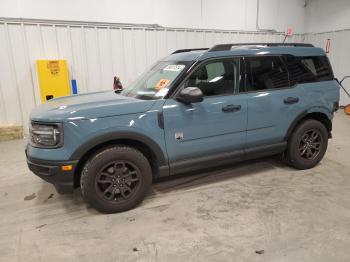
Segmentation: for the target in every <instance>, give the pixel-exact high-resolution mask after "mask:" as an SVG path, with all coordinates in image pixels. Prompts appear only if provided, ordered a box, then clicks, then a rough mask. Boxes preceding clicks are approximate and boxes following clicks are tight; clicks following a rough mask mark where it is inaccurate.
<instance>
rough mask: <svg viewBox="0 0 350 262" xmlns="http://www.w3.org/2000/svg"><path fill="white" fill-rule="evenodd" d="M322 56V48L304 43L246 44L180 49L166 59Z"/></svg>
mask: <svg viewBox="0 0 350 262" xmlns="http://www.w3.org/2000/svg"><path fill="white" fill-rule="evenodd" d="M269 54H271V55H280V54H285V55H294V56H322V55H325V53H324V51H323V49H322V48H318V47H314V46H313V45H311V44H304V43H244V44H224V45H216V46H213V47H212V48H210V49H208V48H196V49H180V50H176V51H175V52H174V53H172V54H171V55H169V56H168V57H166V58H165V59H164V60H166V61H194V60H199V61H201V60H205V59H208V58H214V57H224V56H242V55H248V56H249V55H269Z"/></svg>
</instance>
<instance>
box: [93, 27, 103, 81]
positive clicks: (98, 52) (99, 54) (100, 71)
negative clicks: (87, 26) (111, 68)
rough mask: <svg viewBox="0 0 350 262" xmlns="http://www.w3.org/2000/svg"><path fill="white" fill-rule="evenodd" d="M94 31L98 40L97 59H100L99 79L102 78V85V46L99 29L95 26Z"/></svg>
mask: <svg viewBox="0 0 350 262" xmlns="http://www.w3.org/2000/svg"><path fill="white" fill-rule="evenodd" d="M94 33H95V41H96V48H97V56H98V57H97V61H98V67H99V79H100V85H102V83H103V80H102V62H101V47H100V40H99V39H100V38H99V35H98V29H97V27H96V26H95V29H94Z"/></svg>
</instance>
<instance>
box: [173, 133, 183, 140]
mask: <svg viewBox="0 0 350 262" xmlns="http://www.w3.org/2000/svg"><path fill="white" fill-rule="evenodd" d="M182 139H184V133H182V132H176V133H175V140H177V141H180V140H182Z"/></svg>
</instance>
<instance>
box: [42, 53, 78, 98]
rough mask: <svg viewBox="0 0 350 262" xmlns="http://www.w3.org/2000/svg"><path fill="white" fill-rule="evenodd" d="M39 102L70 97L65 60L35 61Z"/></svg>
mask: <svg viewBox="0 0 350 262" xmlns="http://www.w3.org/2000/svg"><path fill="white" fill-rule="evenodd" d="M36 63H37V68H38V77H39V87H40V96H41V102H45V101H47V100H50V99H52V98H57V97H61V96H69V95H71V88H70V84H69V77H68V68H67V61H66V60H37V61H36Z"/></svg>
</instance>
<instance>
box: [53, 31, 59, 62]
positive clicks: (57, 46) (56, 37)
mask: <svg viewBox="0 0 350 262" xmlns="http://www.w3.org/2000/svg"><path fill="white" fill-rule="evenodd" d="M53 29H54V33H55V41H56V48H57V56H56V57H57V60H59V59H60V56H61V54H60V45H59V43H58V36H57V27H56V26H55V25H53Z"/></svg>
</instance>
